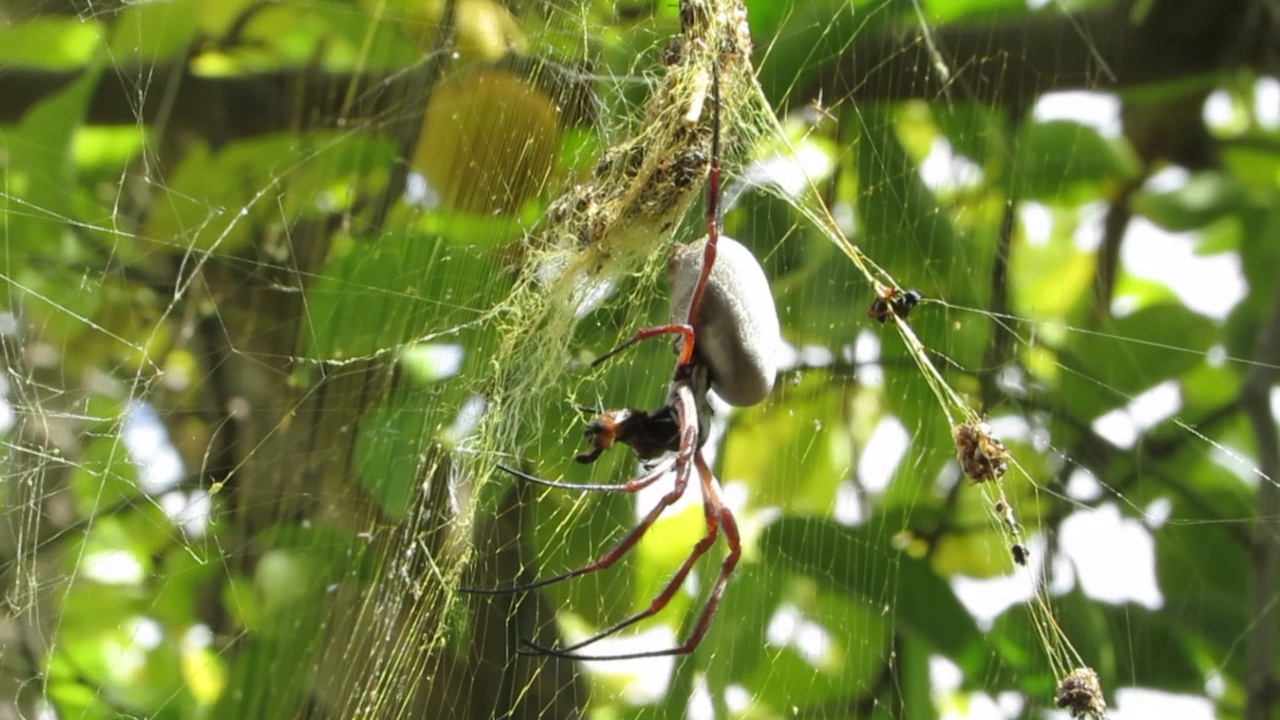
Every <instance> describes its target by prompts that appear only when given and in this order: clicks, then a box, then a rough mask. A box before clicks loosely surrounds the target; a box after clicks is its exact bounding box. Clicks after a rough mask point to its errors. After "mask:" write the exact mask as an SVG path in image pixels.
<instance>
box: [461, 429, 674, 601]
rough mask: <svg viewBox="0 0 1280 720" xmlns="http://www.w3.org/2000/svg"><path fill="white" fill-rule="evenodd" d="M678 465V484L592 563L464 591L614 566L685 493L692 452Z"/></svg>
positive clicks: (522, 588)
mask: <svg viewBox="0 0 1280 720" xmlns="http://www.w3.org/2000/svg"><path fill="white" fill-rule="evenodd" d="M690 434H691V435H692V436H693V439H696V438H697V428H696V427H694V428H692V432H691V433H690ZM690 446H692V440H691V441H690ZM675 465H676V481H675V485H674V486H673V487H672V488H671V491H670V492H668V493H667V494H666V495H663V496H662V498H661V499H659V500H658V504H657V505H654V506H653V509H652V510H650V511H649V514H648V515H645V516H644V518H643V519H641V520H640V522H639V523H637V524H636V526H635V527H634V528H632V529H631V532H629V533H627V534H626V535H625V536H624V537H623V538H622V540H620V541H618V544H617V545H615V546H614V547H613V549H612V550H610V551H609V552H607V553H605V554H604V555H603V556H602V557H601V558H600V559H599V560H596V561H595V562H593V563H591V564H590V565H584V566H583V567H580V568H578V569H576V570H570V571H568V572H563V573H560V574H559V575H552V576H551V577H547V578H543V579H541V580H535V581H534V582H531V583H528V584H525V585H514V586H511V587H505V588H462V591H463V592H466V593H470V594H473V595H505V594H507V593H517V592H526V591H529V590H535V589H537V588H540V587H546V586H547V585H552V584H555V583H558V582H560V581H562V580H568V579H569V578H575V577H579V576H581V575H587V574H590V573H593V572H596V571H599V570H604V569H606V568H609V567H612V566H613V564H614V563H616V562H618V561H619V560H621V559H622V557H623V556H624V555H626V554H627V553H628V552H629V551H630V550H631V548H633V547H635V545H636V543H638V542H640V538H642V537H644V534H645V533H646V532H648V531H649V528H650V527H652V526H653V523H654V521H655V520H657V519H658V516H659V515H661V514H662V513H663V512H664V511H665V510H666V509H667V508H669V507H671V506H672V505H674V504H675V502H676V500H679V499H680V496H681V495H684V491H685V488H686V487H687V486H688V484H689V456H688V454H687V453H685V452H684V451H683V450H682V451H681V453H680V455H678V456H677V457H676V459H675ZM504 469H505V468H504ZM641 479H642V480H648V481H649V482H650V483H652V482H653V480H656V479H657V478H656V477H654V478H652V479H650V478H641ZM607 487H609V488H616V487H619V486H615V485H609V486H607Z"/></svg>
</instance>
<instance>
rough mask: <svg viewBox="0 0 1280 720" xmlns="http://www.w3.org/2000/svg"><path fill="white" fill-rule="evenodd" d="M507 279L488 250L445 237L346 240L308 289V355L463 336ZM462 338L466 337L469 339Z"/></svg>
mask: <svg viewBox="0 0 1280 720" xmlns="http://www.w3.org/2000/svg"><path fill="white" fill-rule="evenodd" d="M509 287H510V281H509V279H508V277H507V275H506V273H504V272H501V271H500V270H499V269H498V268H497V267H496V262H495V261H494V260H493V259H492V258H491V257H490V255H489V254H488V253H486V252H482V251H479V250H477V249H476V248H474V247H471V246H462V245H455V244H451V243H449V242H448V241H446V240H445V239H444V238H441V237H432V236H420V235H386V236H383V237H382V238H380V239H379V240H377V241H375V242H371V243H365V242H353V241H350V240H348V241H347V244H346V246H345V249H344V250H343V251H341V255H340V257H339V258H338V259H337V260H335V261H333V262H330V264H329V266H328V268H326V270H325V273H324V274H323V275H322V276H321V277H320V278H319V279H317V280H316V282H315V284H314V285H313V286H312V287H311V289H310V291H309V292H308V293H307V302H308V310H309V313H308V316H309V322H308V323H307V330H308V336H309V338H308V342H307V352H308V355H309V356H310V357H312V358H315V359H324V360H344V359H349V358H358V357H372V356H374V355H376V354H378V353H381V352H385V351H388V350H394V349H396V348H399V347H401V346H402V345H404V344H405V343H408V342H410V341H413V340H427V339H434V338H447V340H448V341H449V342H455V341H457V342H461V341H462V340H465V339H466V338H467V337H468V336H466V335H462V334H460V330H461V329H462V328H463V327H465V326H466V325H468V324H470V323H474V322H475V321H476V320H477V319H478V318H479V312H478V310H479V308H487V307H492V306H493V304H494V302H495V301H496V299H497V298H500V297H503V296H504V295H505V294H506V292H507V289H508V288H509ZM464 344H465V343H464Z"/></svg>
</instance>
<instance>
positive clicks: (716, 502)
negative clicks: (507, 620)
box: [519, 453, 742, 660]
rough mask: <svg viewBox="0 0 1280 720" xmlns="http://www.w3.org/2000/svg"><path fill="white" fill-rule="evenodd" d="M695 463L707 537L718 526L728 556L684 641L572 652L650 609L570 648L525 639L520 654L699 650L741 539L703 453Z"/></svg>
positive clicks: (573, 656) (627, 656) (670, 591)
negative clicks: (629, 649) (646, 647)
mask: <svg viewBox="0 0 1280 720" xmlns="http://www.w3.org/2000/svg"><path fill="white" fill-rule="evenodd" d="M694 464H695V466H696V467H697V468H698V476H699V478H700V479H701V481H702V491H703V501H704V502H705V504H706V512H707V525H708V528H709V530H708V535H709V536H710V537H711V538H712V540H713V541H714V538H715V533H714V531H713V530H710V528H712V527H714V526H717V525H718V526H719V527H720V528H721V529H723V530H724V536H725V541H726V542H727V543H728V545H729V554H728V555H726V556H725V559H724V562H722V563H721V564H720V572H719V574H718V575H716V581H715V584H714V585H712V586H711V595H710V597H708V598H707V604H706V605H704V606H703V607H702V612H701V613H700V614H699V615H698V622H697V624H696V625H694V627H693V631H692V632H690V633H689V637H688V638H686V639H685V641H684V642H683V643H681V644H680V645H679V646H677V647H674V648H667V649H664V650H648V651H645V652H635V653H624V654H621V655H581V654H578V653H575V652H572V650H574V649H576V648H580V647H582V646H584V645H587V644H588V643H591V642H595V641H596V640H599V639H600V638H602V637H605V636H606V635H608V634H610V633H612V632H616V630H620V629H622V628H623V627H626V626H628V625H630V624H632V623H633V622H637V621H638V620H640V619H643V618H644V617H649V616H650V615H653V614H654V613H655V612H657V610H652V606H651V610H652V611H645V612H642V613H640V614H639V616H638V617H636V618H627V620H624V621H623V622H622V623H619V626H620V627H619V626H615V627H613V628H609V629H608V630H606V631H604V632H602V633H599V634H597V635H596V636H594V637H591V638H588V639H587V640H584V641H582V642H578V643H575V644H574V645H570V646H569V647H568V648H565V649H564V650H552V649H549V648H544V647H542V646H539V645H535V644H534V643H532V642H530V641H528V640H521V642H522V643H523V644H524V645H526V646H527V647H530V648H533V649H534V651H536V652H529V651H523V650H522V651H519V652H520V654H523V655H549V656H552V657H558V658H564V659H567V660H635V659H638V658H649V657H665V656H669V655H688V654H689V653H692V652H693V651H694V649H695V648H697V647H698V643H700V642H702V638H703V637H704V636H705V635H706V634H707V631H708V630H710V629H711V621H712V619H714V618H715V615H716V610H717V609H718V608H719V606H720V599H721V598H722V597H724V590H725V588H726V587H727V586H728V584H729V576H731V575H732V574H733V569H734V568H735V567H736V566H737V565H738V561H739V560H740V559H742V538H741V536H740V535H739V533H738V523H737V521H736V520H734V518H733V513H732V512H731V511H730V510H729V508H728V507H727V506H726V505H725V504H724V498H722V497H721V496H720V489H719V486H718V483H717V482H716V479H715V476H714V475H713V474H712V473H711V468H710V467H708V465H707V461H706V459H704V458H703V457H702V453H698V454H697V455H696V456H695V457H694ZM695 552H696V547H695ZM704 552H705V550H704ZM696 559H697V558H696V557H693V558H691V560H690V561H688V562H687V563H686V565H688V566H692V561H693V560H696ZM681 572H684V573H686V574H687V572H688V570H686V566H683V565H682V566H681V568H680V570H678V571H677V573H676V574H677V576H678V575H680V573H681ZM681 579H683V578H681ZM675 580H676V578H673V579H672V583H671V584H668V586H667V587H666V588H664V589H663V592H662V595H659V598H661V597H662V596H663V595H667V597H666V600H667V601H669V600H670V599H671V598H670V596H671V595H674V594H675V590H674V587H675V586H677V584H676V583H675ZM656 602H657V601H656V600H655V603H656ZM665 604H666V602H665V601H664V602H663V605H665ZM658 610H661V607H659V608H658ZM646 613H647V614H646Z"/></svg>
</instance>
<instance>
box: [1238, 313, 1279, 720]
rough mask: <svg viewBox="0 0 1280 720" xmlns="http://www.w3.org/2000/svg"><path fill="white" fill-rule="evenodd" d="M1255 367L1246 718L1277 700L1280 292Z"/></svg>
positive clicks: (1245, 401) (1250, 394)
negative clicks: (1274, 402) (1274, 406)
mask: <svg viewBox="0 0 1280 720" xmlns="http://www.w3.org/2000/svg"><path fill="white" fill-rule="evenodd" d="M1253 359H1254V361H1255V363H1254V365H1253V369H1252V370H1250V372H1249V376H1248V377H1247V378H1246V380H1245V384H1244V388H1243V389H1242V390H1241V392H1240V405H1241V407H1242V409H1243V410H1244V412H1245V415H1246V416H1248V418H1249V424H1250V426H1252V428H1253V435H1254V439H1255V442H1257V445H1258V471H1259V473H1260V474H1261V475H1262V477H1260V478H1259V479H1258V507H1257V510H1256V514H1255V516H1254V517H1255V518H1256V519H1257V520H1256V523H1255V525H1254V529H1253V542H1252V547H1251V552H1250V556H1249V562H1250V566H1251V579H1252V583H1251V585H1250V587H1249V610H1250V612H1249V616H1250V617H1252V618H1253V627H1252V628H1250V630H1249V633H1248V638H1249V640H1248V663H1249V671H1248V672H1249V674H1248V679H1247V688H1248V701H1247V705H1246V708H1245V718H1246V720H1264V718H1269V717H1271V716H1272V708H1273V707H1274V705H1275V703H1276V700H1277V698H1278V697H1280V686H1278V683H1277V680H1276V675H1275V662H1276V632H1277V629H1278V628H1280V612H1278V611H1277V608H1276V607H1275V597H1276V585H1277V581H1278V580H1280V526H1278V525H1277V518H1280V485H1278V484H1277V482H1280V427H1277V424H1276V418H1275V416H1274V415H1273V414H1272V411H1271V398H1272V393H1273V391H1274V390H1275V388H1276V386H1277V384H1280V292H1278V293H1277V294H1276V299H1275V302H1274V304H1273V307H1272V310H1271V317H1270V318H1269V319H1268V320H1267V323H1266V325H1265V326H1263V328H1262V330H1261V332H1260V333H1259V336H1258V345H1257V348H1256V349H1255V350H1254V357H1253Z"/></svg>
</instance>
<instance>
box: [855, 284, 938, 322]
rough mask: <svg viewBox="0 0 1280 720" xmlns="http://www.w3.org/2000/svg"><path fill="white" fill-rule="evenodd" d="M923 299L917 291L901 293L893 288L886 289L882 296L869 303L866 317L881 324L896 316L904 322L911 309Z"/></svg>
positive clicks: (901, 291)
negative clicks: (891, 316) (869, 306)
mask: <svg viewBox="0 0 1280 720" xmlns="http://www.w3.org/2000/svg"><path fill="white" fill-rule="evenodd" d="M923 299H924V296H923V295H921V294H920V291H918V290H906V291H903V290H899V289H898V288H894V287H891V288H886V289H885V291H884V294H883V295H880V296H878V297H876V299H875V300H873V301H871V308H870V309H869V310H867V317H870V318H875V319H876V320H878V321H880V322H881V323H884V322H887V321H888V320H889V316H890V315H897V316H898V317H900V318H902V319H903V320H906V319H907V316H908V315H910V314H911V308H914V307H915V306H916V305H918V304H920V301H921V300H923Z"/></svg>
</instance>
